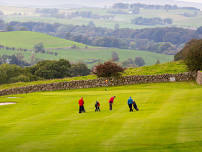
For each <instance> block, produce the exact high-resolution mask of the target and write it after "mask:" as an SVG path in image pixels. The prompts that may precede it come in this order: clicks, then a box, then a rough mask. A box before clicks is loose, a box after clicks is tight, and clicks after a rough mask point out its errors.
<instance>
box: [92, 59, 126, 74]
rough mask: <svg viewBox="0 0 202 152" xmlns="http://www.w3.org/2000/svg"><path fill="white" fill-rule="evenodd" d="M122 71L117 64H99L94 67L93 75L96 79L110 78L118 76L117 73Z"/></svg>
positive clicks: (109, 62)
mask: <svg viewBox="0 0 202 152" xmlns="http://www.w3.org/2000/svg"><path fill="white" fill-rule="evenodd" d="M123 71H124V69H123V68H122V67H121V66H119V65H118V64H116V63H114V62H111V61H108V62H105V63H103V64H99V65H97V66H95V70H94V73H95V74H96V75H97V76H98V77H112V76H118V75H119V72H123Z"/></svg>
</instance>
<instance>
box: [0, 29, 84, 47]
mask: <svg viewBox="0 0 202 152" xmlns="http://www.w3.org/2000/svg"><path fill="white" fill-rule="evenodd" d="M38 43H43V44H44V47H45V48H65V47H72V46H73V45H75V46H77V47H80V48H84V47H85V46H86V45H85V44H81V43H77V42H73V41H69V40H65V39H61V38H57V37H54V36H49V35H47V34H43V33H38V32H30V31H14V32H0V45H4V46H7V47H15V48H23V49H33V47H34V45H35V44H38Z"/></svg>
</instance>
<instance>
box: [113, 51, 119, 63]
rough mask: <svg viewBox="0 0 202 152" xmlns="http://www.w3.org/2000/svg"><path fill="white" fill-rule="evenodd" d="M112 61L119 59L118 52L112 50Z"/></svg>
mask: <svg viewBox="0 0 202 152" xmlns="http://www.w3.org/2000/svg"><path fill="white" fill-rule="evenodd" d="M112 61H119V54H118V53H117V52H112Z"/></svg>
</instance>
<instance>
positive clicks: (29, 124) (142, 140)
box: [0, 82, 202, 152]
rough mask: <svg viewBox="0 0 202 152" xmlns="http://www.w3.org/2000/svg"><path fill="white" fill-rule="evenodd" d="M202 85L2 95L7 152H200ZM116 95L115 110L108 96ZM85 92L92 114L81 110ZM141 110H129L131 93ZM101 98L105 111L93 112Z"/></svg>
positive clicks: (0, 117) (0, 138)
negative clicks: (80, 111) (79, 108)
mask: <svg viewBox="0 0 202 152" xmlns="http://www.w3.org/2000/svg"><path fill="white" fill-rule="evenodd" d="M201 92H202V87H201V86H197V85H196V84H195V83H192V82H189V83H161V84H158V83H157V84H144V85H134V86H123V87H111V88H107V91H106V89H105V88H97V89H96V88H93V89H79V90H71V91H55V92H40V93H32V94H26V95H16V96H15V97H19V98H7V97H0V101H1V102H7V101H8V102H17V104H16V105H7V106H0V132H1V134H0V151H2V152H18V151H20V152H67V151H68V152H78V151H79V152H94V151H96V152H97V151H98V152H99V151H102V152H103V151H104V152H105V151H106V152H109V151H110V152H134V151H136V152H145V151H150V152H156V151H166V152H190V151H191V152H199V151H202V117H201V115H202V102H201V101H202V94H201ZM112 95H116V96H117V98H116V99H115V102H114V105H113V111H109V110H108V102H107V100H108V99H109V98H110V97H111V96H112ZM81 96H83V97H84V100H85V108H86V111H87V113H84V114H79V113H78V104H77V101H78V99H79V98H80V97H81ZM129 96H132V97H134V98H135V100H136V102H137V104H138V106H139V109H140V111H139V112H133V113H130V112H129V109H128V105H127V104H126V103H127V98H128V97H129ZM96 100H99V101H100V103H101V112H100V113H95V112H94V103H95V101H96Z"/></svg>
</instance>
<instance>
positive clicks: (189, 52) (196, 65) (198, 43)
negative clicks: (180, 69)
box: [175, 39, 202, 71]
mask: <svg viewBox="0 0 202 152" xmlns="http://www.w3.org/2000/svg"><path fill="white" fill-rule="evenodd" d="M180 59H181V60H184V61H185V63H186V65H187V67H188V69H189V70H190V71H197V70H202V39H201V40H196V39H193V40H191V41H189V42H188V43H187V44H186V45H185V47H184V48H183V49H182V50H181V51H180V52H179V53H177V54H176V55H175V60H180Z"/></svg>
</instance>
